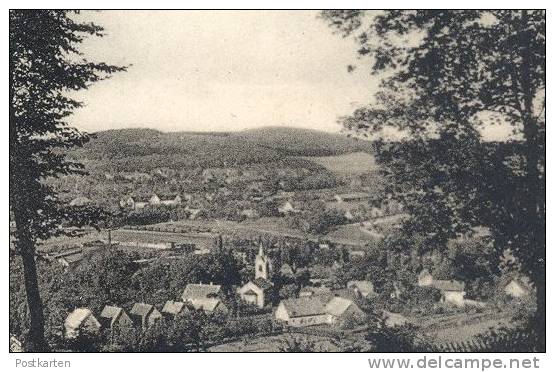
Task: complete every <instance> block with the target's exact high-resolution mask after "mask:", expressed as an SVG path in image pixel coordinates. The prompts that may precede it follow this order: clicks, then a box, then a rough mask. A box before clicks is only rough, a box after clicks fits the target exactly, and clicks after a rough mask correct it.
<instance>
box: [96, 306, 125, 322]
mask: <svg viewBox="0 0 555 372" xmlns="http://www.w3.org/2000/svg"><path fill="white" fill-rule="evenodd" d="M122 311H123V309H122V308H121V307H117V306H110V305H106V306H104V309H102V312H101V313H100V317H101V318H108V319H112V320H113V319H116V318H117V317H118V316H119V314H120V313H121V312H122Z"/></svg>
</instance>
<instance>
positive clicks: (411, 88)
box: [322, 10, 545, 347]
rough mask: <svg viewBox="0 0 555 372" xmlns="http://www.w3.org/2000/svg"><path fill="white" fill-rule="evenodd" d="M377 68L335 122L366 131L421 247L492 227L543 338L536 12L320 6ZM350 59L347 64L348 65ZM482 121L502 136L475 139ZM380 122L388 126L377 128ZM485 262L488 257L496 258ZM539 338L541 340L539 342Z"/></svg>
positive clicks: (541, 115)
mask: <svg viewBox="0 0 555 372" xmlns="http://www.w3.org/2000/svg"><path fill="white" fill-rule="evenodd" d="M322 16H323V18H324V19H325V20H326V21H327V22H328V23H329V24H330V26H331V27H333V28H334V29H335V30H336V31H337V32H339V33H340V34H342V35H343V36H345V37H347V36H354V37H355V39H356V40H357V42H358V44H359V50H358V54H359V56H360V57H361V60H368V61H370V64H371V66H372V68H371V70H372V73H373V74H379V76H381V77H382V79H381V85H380V87H379V89H378V91H377V93H376V97H375V98H376V99H375V101H374V102H373V103H372V104H370V105H369V106H367V107H361V108H360V109H358V110H356V111H355V112H354V113H353V115H351V116H349V117H347V118H345V119H344V125H345V126H346V127H347V128H349V129H353V130H355V131H359V132H362V133H365V134H372V135H374V136H381V135H383V134H384V133H389V134H390V133H392V131H391V129H393V132H394V133H396V135H397V139H396V140H392V139H391V137H390V138H389V139H385V138H384V137H383V136H382V137H381V138H380V140H377V142H376V145H377V150H378V151H377V153H378V155H377V156H378V161H380V162H381V164H382V166H383V167H382V169H383V173H384V176H386V177H388V178H390V180H391V182H390V183H389V184H390V186H389V187H388V190H386V191H387V192H388V193H389V194H390V196H391V197H393V198H396V199H398V200H400V201H401V202H402V203H403V204H404V205H405V207H406V209H407V210H408V211H409V212H410V214H411V216H412V217H411V218H410V219H409V220H408V221H407V223H406V225H405V230H404V231H405V232H407V233H408V234H419V235H421V236H424V238H425V239H424V240H423V248H428V249H441V247H445V243H446V241H447V240H448V239H450V238H454V237H456V236H459V235H461V234H465V233H469V232H470V231H472V229H473V228H475V227H477V226H485V227H487V228H488V229H489V230H490V231H491V236H492V239H493V243H494V246H495V248H496V250H497V253H498V255H499V256H500V255H502V253H503V252H506V251H507V250H509V251H510V253H511V254H512V255H513V256H514V257H515V258H516V261H517V264H518V265H517V266H518V268H519V269H520V270H521V272H522V273H524V274H526V275H528V276H529V277H530V278H531V279H532V281H533V282H534V284H535V287H536V289H537V299H538V302H537V315H538V316H537V319H536V320H535V323H536V326H537V330H538V332H539V336H540V342H544V335H545V12H544V11H541V10H538V11H536V10H518V11H517V10H495V11H470V10H469V11H466V10H465V11H446V10H425V11H406V10H403V11H384V12H365V11H358V10H345V11H325V12H323V14H322ZM351 68H352V67H350V69H351ZM493 126H496V127H497V128H499V126H509V127H510V128H512V136H511V137H506V138H498V139H497V140H496V141H492V140H486V139H485V137H484V136H483V133H484V132H483V129H485V130H486V131H487V130H488V127H489V129H491V128H492V127H493ZM385 129H387V130H389V131H387V130H385ZM494 264H497V262H495V263H494ZM542 347H543V345H542Z"/></svg>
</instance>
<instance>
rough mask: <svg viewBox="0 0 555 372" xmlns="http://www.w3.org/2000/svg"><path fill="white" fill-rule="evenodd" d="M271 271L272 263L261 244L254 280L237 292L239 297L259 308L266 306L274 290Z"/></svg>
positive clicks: (256, 258)
mask: <svg viewBox="0 0 555 372" xmlns="http://www.w3.org/2000/svg"><path fill="white" fill-rule="evenodd" d="M271 271H272V265H271V261H270V259H269V257H267V256H266V255H265V254H264V249H263V247H262V244H260V247H259V250H258V254H257V255H256V257H255V259H254V280H251V281H249V282H248V283H247V284H245V285H243V286H242V287H240V288H239V289H238V290H237V293H238V294H239V297H241V298H242V299H243V301H245V302H247V303H249V304H252V305H256V306H258V307H259V308H263V307H264V306H266V304H267V303H268V302H269V299H270V297H271V292H272V291H273V289H274V285H273V283H272V282H271V281H270V280H269V278H270V275H271Z"/></svg>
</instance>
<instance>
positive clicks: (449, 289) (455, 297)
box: [418, 269, 466, 306]
mask: <svg viewBox="0 0 555 372" xmlns="http://www.w3.org/2000/svg"><path fill="white" fill-rule="evenodd" d="M418 286H420V287H432V288H437V289H439V291H440V292H441V300H440V301H441V302H444V303H449V304H452V305H455V306H464V305H465V304H466V300H465V298H464V296H465V295H466V292H465V291H464V283H463V282H460V281H458V280H438V279H434V277H433V276H432V275H431V274H430V272H429V271H428V270H427V269H424V270H422V271H421V272H420V274H419V275H418Z"/></svg>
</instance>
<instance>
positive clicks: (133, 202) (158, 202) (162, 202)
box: [120, 194, 183, 210]
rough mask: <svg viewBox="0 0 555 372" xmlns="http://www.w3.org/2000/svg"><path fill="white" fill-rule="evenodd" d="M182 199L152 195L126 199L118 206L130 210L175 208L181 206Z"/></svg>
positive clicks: (179, 197) (174, 196)
mask: <svg viewBox="0 0 555 372" xmlns="http://www.w3.org/2000/svg"><path fill="white" fill-rule="evenodd" d="M182 201H183V198H182V197H181V195H166V196H158V195H157V194H152V195H151V196H149V197H132V196H130V197H128V198H127V199H122V200H120V206H121V207H122V208H129V209H132V210H139V209H143V208H145V207H147V206H153V207H159V206H167V207H176V206H178V205H181V203H182Z"/></svg>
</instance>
